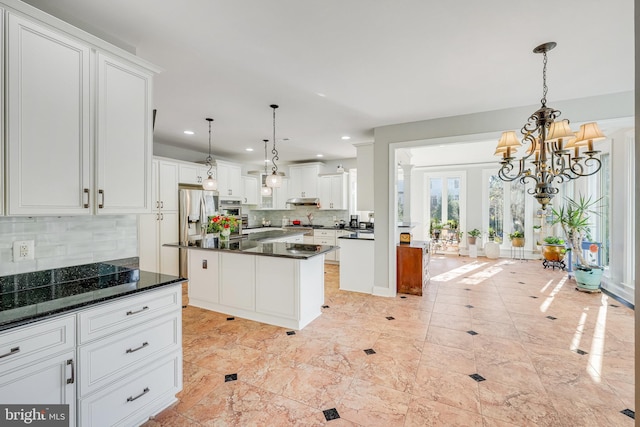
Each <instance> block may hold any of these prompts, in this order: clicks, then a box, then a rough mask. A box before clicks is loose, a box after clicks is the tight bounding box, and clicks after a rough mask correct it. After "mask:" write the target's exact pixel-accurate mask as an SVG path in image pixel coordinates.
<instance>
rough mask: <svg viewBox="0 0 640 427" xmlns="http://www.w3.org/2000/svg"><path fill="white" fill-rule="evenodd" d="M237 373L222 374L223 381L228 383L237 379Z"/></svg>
mask: <svg viewBox="0 0 640 427" xmlns="http://www.w3.org/2000/svg"><path fill="white" fill-rule="evenodd" d="M237 380H238V374H227V375H225V376H224V382H225V383H228V382H229V381H237Z"/></svg>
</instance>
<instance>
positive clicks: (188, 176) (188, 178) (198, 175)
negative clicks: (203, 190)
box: [180, 163, 216, 185]
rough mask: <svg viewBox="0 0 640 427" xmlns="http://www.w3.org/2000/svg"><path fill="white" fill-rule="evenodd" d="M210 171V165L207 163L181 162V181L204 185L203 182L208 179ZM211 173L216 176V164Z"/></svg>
mask: <svg viewBox="0 0 640 427" xmlns="http://www.w3.org/2000/svg"><path fill="white" fill-rule="evenodd" d="M208 172H209V167H208V166H206V165H199V164H197V163H189V164H180V183H181V184H194V185H202V182H203V181H204V180H205V179H207V176H208ZM211 175H212V176H213V177H214V178H215V177H216V168H215V166H214V167H213V168H212V169H211Z"/></svg>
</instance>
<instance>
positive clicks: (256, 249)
mask: <svg viewBox="0 0 640 427" xmlns="http://www.w3.org/2000/svg"><path fill="white" fill-rule="evenodd" d="M163 246H167V247H171V248H182V249H199V250H207V251H220V252H231V253H237V254H245V255H262V256H273V257H281V258H293V259H308V258H311V257H314V256H316V255H322V254H326V253H328V252H331V251H335V250H337V249H339V247H338V246H330V245H315V244H307V243H284V242H273V243H267V242H263V241H259V240H250V239H237V240H229V241H227V242H224V241H222V242H221V241H220V239H218V238H207V239H203V240H196V241H189V242H182V243H165V244H164V245H163Z"/></svg>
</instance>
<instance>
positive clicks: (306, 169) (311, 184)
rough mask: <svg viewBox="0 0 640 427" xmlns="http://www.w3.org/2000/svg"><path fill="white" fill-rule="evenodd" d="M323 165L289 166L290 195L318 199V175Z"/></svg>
mask: <svg viewBox="0 0 640 427" xmlns="http://www.w3.org/2000/svg"><path fill="white" fill-rule="evenodd" d="M322 166H323V165H322V164H321V163H309V164H304V165H295V166H289V176H290V180H289V195H290V196H291V197H292V198H294V197H318V174H320V173H321V172H322Z"/></svg>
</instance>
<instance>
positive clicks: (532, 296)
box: [529, 295, 538, 299]
mask: <svg viewBox="0 0 640 427" xmlns="http://www.w3.org/2000/svg"><path fill="white" fill-rule="evenodd" d="M529 298H533V299H538V297H537V296H535V295H530V296H529Z"/></svg>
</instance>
